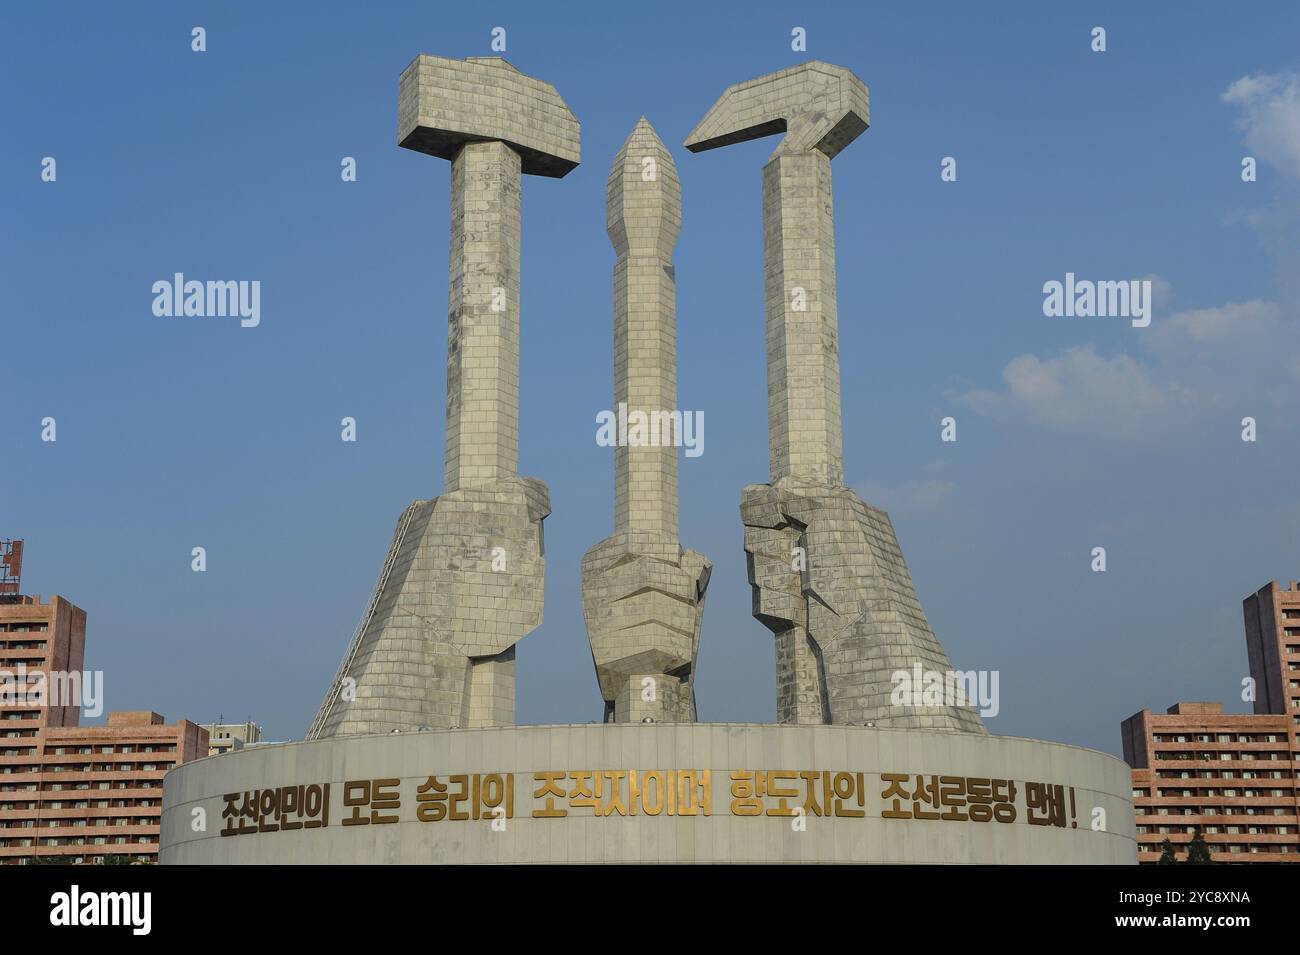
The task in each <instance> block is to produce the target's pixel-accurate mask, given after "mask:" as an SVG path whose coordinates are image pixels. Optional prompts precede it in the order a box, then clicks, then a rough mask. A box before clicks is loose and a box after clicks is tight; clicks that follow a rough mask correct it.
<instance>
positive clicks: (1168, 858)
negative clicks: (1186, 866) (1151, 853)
mask: <svg viewBox="0 0 1300 955" xmlns="http://www.w3.org/2000/svg"><path fill="white" fill-rule="evenodd" d="M1177 861H1178V856H1176V855H1174V844H1173V843H1172V842H1170V841H1169V840H1168V839H1166V840H1165V841H1164V842H1162V843H1160V861H1159V862H1157V863H1156V865H1173V864H1174V863H1176V862H1177Z"/></svg>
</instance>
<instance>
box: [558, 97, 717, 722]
mask: <svg viewBox="0 0 1300 955" xmlns="http://www.w3.org/2000/svg"><path fill="white" fill-rule="evenodd" d="M606 227H607V230H608V232H609V238H610V241H611V242H612V243H613V245H614V251H615V252H616V253H617V255H618V259H617V261H616V263H615V265H614V405H615V408H617V407H618V406H619V405H620V404H626V405H627V409H628V413H629V414H632V413H634V412H637V411H643V412H646V413H653V412H670V411H674V410H676V406H677V330H676V298H675V296H676V276H675V273H674V271H673V265H672V250H673V246H674V245H675V244H676V242H677V236H678V234H679V232H680V231H681V185H680V183H679V181H678V178H677V167H676V165H675V164H674V162H673V157H672V154H671V153H670V152H669V151H668V149H667V148H666V147H665V146H664V144H663V142H662V141H661V140H660V139H659V137H658V135H656V133H655V131H654V129H653V128H652V127H651V126H650V124H649V123H648V122H647V121H646V120H645V118H644V117H642V119H641V120H640V121H639V122H638V123H637V125H636V127H635V128H634V129H633V130H632V133H631V135H630V136H628V138H627V141H626V142H625V143H624V144H623V147H622V149H620V150H619V152H618V154H617V155H616V156H615V157H614V162H613V165H612V167H611V169H610V173H609V182H608V186H607V191H606ZM667 437H668V438H669V441H668V442H667V443H666V444H665V443H663V442H662V441H661V443H660V444H659V445H657V446H619V447H617V448H616V449H615V452H614V483H615V507H614V535H613V536H612V537H609V538H607V539H606V540H604V541H602V542H601V543H600V544H597V545H596V546H595V547H593V548H592V549H591V550H590V551H588V553H587V555H586V557H584V558H583V561H582V597H583V611H584V614H585V616H586V621H587V633H588V636H589V638H590V641H591V652H592V657H593V659H594V661H595V664H596V675H597V679H598V681H599V683H600V692H601V695H602V696H603V697H604V699H605V718H606V720H607V721H609V722H620V723H623V722H631V721H636V722H641V721H645V720H651V721H654V722H690V721H693V720H694V719H695V718H696V709H695V690H694V682H695V660H696V656H697V654H698V652H699V642H700V627H701V623H702V620H703V616H704V592H705V588H707V586H708V582H709V574H710V572H711V570H712V565H711V564H710V563H709V561H708V560H707V559H706V558H705V557H703V556H702V555H701V554H698V553H696V552H695V551H693V550H683V549H682V547H681V544H680V543H679V537H678V533H679V518H678V506H677V448H676V447H675V446H674V441H673V437H674V436H673V435H668V436H667Z"/></svg>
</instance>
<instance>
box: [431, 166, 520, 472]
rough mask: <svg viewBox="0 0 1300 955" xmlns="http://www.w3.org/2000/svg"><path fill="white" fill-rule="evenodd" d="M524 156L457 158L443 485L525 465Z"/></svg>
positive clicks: (453, 185) (453, 180) (453, 187)
mask: <svg viewBox="0 0 1300 955" xmlns="http://www.w3.org/2000/svg"><path fill="white" fill-rule="evenodd" d="M519 186H520V160H519V154H518V153H516V152H515V151H514V150H513V149H511V148H510V147H509V146H507V145H506V144H505V143H502V142H486V143H469V144H468V145H466V146H465V147H464V148H463V149H461V151H460V153H459V154H458V155H457V156H456V158H455V160H454V161H453V162H452V164H451V268H450V270H449V277H448V278H449V288H448V296H447V452H446V464H445V467H446V474H445V480H446V487H447V490H448V491H455V490H458V489H459V488H461V487H476V486H481V485H484V484H490V483H492V482H493V481H496V480H500V479H502V478H507V477H513V476H514V475H515V474H517V473H518V471H519V228H520V223H519V195H520V188H519Z"/></svg>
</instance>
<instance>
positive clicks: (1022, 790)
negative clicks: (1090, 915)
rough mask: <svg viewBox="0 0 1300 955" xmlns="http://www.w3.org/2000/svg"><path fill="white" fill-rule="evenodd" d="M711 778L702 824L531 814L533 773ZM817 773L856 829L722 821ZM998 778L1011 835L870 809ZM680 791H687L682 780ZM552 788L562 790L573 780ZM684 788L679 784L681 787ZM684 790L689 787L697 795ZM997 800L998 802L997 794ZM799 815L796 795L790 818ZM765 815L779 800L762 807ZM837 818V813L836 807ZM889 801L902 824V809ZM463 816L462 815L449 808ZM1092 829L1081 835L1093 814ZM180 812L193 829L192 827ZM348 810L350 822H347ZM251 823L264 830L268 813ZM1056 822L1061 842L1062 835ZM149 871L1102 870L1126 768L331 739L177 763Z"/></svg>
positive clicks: (1001, 741)
mask: <svg viewBox="0 0 1300 955" xmlns="http://www.w3.org/2000/svg"><path fill="white" fill-rule="evenodd" d="M704 769H707V770H709V772H710V775H711V791H712V805H711V812H710V814H709V815H703V814H702V813H698V812H697V814H695V815H677V814H675V815H669V814H668V813H667V812H666V811H661V812H660V813H659V814H658V815H647V814H646V813H645V812H644V811H639V812H638V813H637V814H636V815H626V816H624V815H619V814H612V815H596V814H595V813H594V812H593V810H592V809H590V808H578V807H569V806H568V803H567V801H565V800H558V799H557V800H555V804H556V806H557V807H560V806H563V807H565V808H568V812H569V814H568V815H567V816H564V817H562V818H534V817H533V815H532V811H533V809H534V808H537V807H540V806H542V805H544V800H542V799H539V800H536V801H534V799H533V798H532V796H533V791H534V787H535V786H537V785H538V784H537V783H535V781H534V776H533V774H534V773H542V772H547V771H552V772H560V773H567V774H572V773H575V772H584V771H585V772H592V771H606V770H609V771H623V772H626V771H628V770H636V771H637V772H638V774H639V778H640V780H641V782H642V783H643V784H645V785H646V787H647V788H653V787H652V786H651V785H650V783H649V782H648V781H647V779H646V777H645V775H644V774H645V773H646V772H648V771H653V770H658V771H663V772H667V771H692V770H693V771H696V772H698V771H700V770H704ZM776 770H785V771H793V772H796V773H797V772H800V771H809V772H812V771H816V772H821V771H829V772H832V773H840V772H843V773H847V774H850V775H851V776H853V777H854V778H855V779H856V774H858V773H861V774H863V780H864V786H863V789H864V793H865V798H864V807H863V813H864V814H863V816H862V817H861V818H853V817H846V816H835V815H830V816H821V815H816V814H812V813H809V814H807V815H806V816H805V817H804V820H803V821H804V822H805V823H806V825H805V826H804V828H803V830H802V831H800V830H799V828H798V827H797V826H796V825H795V823H796V819H795V818H794V817H785V816H774V815H760V816H739V815H733V813H732V811H731V801H732V794H731V785H732V781H731V773H732V772H733V771H736V772H752V771H764V772H768V771H776ZM461 773H464V774H474V773H480V774H486V773H503V774H504V773H513V774H514V775H515V786H514V788H515V793H516V798H515V801H514V806H513V809H514V816H513V818H510V819H507V820H505V824H504V828H503V829H501V830H499V831H498V830H494V829H493V826H492V823H491V821H490V820H488V819H486V818H479V819H472V818H471V819H466V820H451V819H446V818H444V819H442V820H440V821H436V822H424V821H421V820H420V819H419V818H417V805H419V804H418V802H417V795H418V793H417V790H418V788H419V787H420V786H422V785H425V784H426V782H427V781H428V778H429V777H430V776H431V775H432V776H437V777H439V779H440V780H441V781H442V783H444V784H446V783H448V777H449V776H451V775H454V774H461ZM886 773H897V774H908V776H909V778H910V782H909V784H908V786H909V789H910V788H911V784H912V783H914V782H915V777H916V775H917V774H921V775H922V776H923V777H925V778H928V777H930V776H939V777H949V778H950V779H952V778H961V779H977V778H979V779H998V778H1001V779H1006V780H1010V781H1012V782H1014V784H1015V787H1016V795H1015V798H1014V800H1013V803H1012V804H1013V805H1014V806H1015V810H1016V818H1015V820H1014V821H1012V822H996V821H990V822H972V821H969V820H964V821H963V820H943V819H916V818H909V819H895V818H885V817H884V816H883V815H882V813H883V812H884V811H885V810H886V809H887V808H889V806H890V805H891V803H890V802H889V801H886V800H883V799H882V798H881V794H882V792H883V791H884V789H885V785H886V784H885V783H884V782H882V774H886ZM375 779H391V780H395V781H396V782H395V784H394V785H393V788H392V789H391V790H389V789H385V790H384V793H385V794H388V793H390V792H393V793H396V795H397V796H398V797H399V799H400V807H397V808H395V809H391V810H389V809H381V810H373V811H377V812H380V813H381V815H382V814H392V815H396V816H397V817H398V821H397V822H395V823H393V824H367V825H356V826H344V825H342V820H343V818H344V816H345V815H346V813H345V811H344V806H343V790H344V783H345V782H346V781H349V780H352V781H358V780H375ZM690 782H691V781H690V780H689V779H688V780H687V783H688V784H689V783H690ZM1029 782H1032V783H1042V784H1048V785H1061V786H1062V787H1063V792H1068V790H1069V788H1070V787H1073V789H1074V799H1075V811H1074V815H1073V817H1070V816H1069V815H1068V814H1067V815H1066V816H1065V817H1064V820H1065V825H1064V827H1057V826H1051V825H1043V826H1036V825H1030V824H1029V822H1028V809H1027V805H1026V797H1027V786H1026V783H1029ZM316 783H319V784H325V783H328V784H329V785H330V813H329V822H328V825H327V826H325V827H321V828H316V829H300V830H296V831H283V830H281V831H276V832H254V833H250V834H245V835H234V836H222V835H221V834H220V833H221V829H222V826H223V821H222V812H223V810H224V809H225V807H226V801H225V800H224V799H223V798H222V797H223V795H224V794H226V793H236V792H238V793H243V792H246V791H252V790H259V791H260V790H264V789H268V788H269V789H279V788H281V787H293V786H297V785H303V784H316ZM561 785H563V786H564V788H565V789H566V791H567V790H568V789H569V787H571V786H572V785H574V780H573V779H572V778H569V779H566V780H565V781H564V782H563V783H562V784H561ZM687 788H688V789H689V786H688V787H687ZM697 791H698V790H697ZM1007 793H1008V791H1007V790H1005V789H1004V795H1005V794H1007ZM801 801H802V796H800V797H799V798H797V799H795V800H792V801H791V805H792V806H793V805H795V804H797V803H798V802H801ZM767 805H768V807H769V808H771V807H776V806H777V805H778V801H777V800H776V799H775V798H773V797H769V799H768V800H767ZM849 805H850V806H851V805H852V800H850V801H849ZM901 805H902V806H903V807H904V809H905V810H907V811H909V812H910V809H911V806H912V805H913V804H912V803H910V802H903V803H901ZM460 808H461V810H463V811H467V804H462V805H461V807H460ZM1095 808H1096V809H1101V810H1103V811H1104V813H1105V830H1104V831H1094V829H1093V828H1092V818H1093V810H1094V809H1095ZM196 809H201V810H203V815H205V816H206V819H205V824H206V831H201V832H200V831H195V828H194V827H195V820H196V813H195V810H196ZM349 811H351V810H349ZM267 818H268V819H271V820H274V814H269V815H268V817H267ZM1071 820H1072V821H1073V822H1074V823H1075V824H1077V828H1075V827H1073V826H1072V825H1071ZM161 861H162V862H163V863H164V864H187V863H272V862H274V863H291V864H311V865H318V864H334V863H340V864H342V863H448V862H464V863H488V862H524V863H532V862H536V863H553V862H809V863H816V862H867V863H898V862H912V863H1106V864H1132V863H1135V862H1136V861H1137V850H1136V842H1135V839H1134V816H1133V805H1132V800H1131V783H1130V775H1129V769H1128V767H1127V766H1126V765H1125V764H1124V763H1123V762H1122V761H1121V760H1119V759H1116V758H1114V757H1112V756H1108V755H1106V754H1104V753H1098V752H1095V751H1093V750H1087V749H1082V748H1079V747H1074V746H1066V745H1062V744H1057V743H1045V742H1040V741H1037V740H1026V739H1017V738H1011V737H992V736H977V735H973V734H968V733H929V732H924V731H915V730H910V731H896V730H878V729H868V728H864V727H850V726H777V725H758V724H675V725H674V724H660V725H623V724H618V725H599V724H596V725H573V726H533V727H500V728H494V729H482V730H460V731H438V732H428V733H409V734H408V733H403V734H390V735H384V736H365V737H346V738H336V739H326V740H317V741H314V742H307V743H288V744H280V745H274V746H262V747H254V748H250V749H245V750H243V751H241V752H237V753H232V754H229V755H224V756H216V757H210V758H208V759H203V760H199V761H196V762H193V763H187V764H185V765H183V766H181V767H179V768H177V769H175V770H173V771H172V772H170V773H168V775H167V777H166V780H165V783H164V796H163V817H162V855H161Z"/></svg>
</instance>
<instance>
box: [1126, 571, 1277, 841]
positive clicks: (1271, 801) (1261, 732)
mask: <svg viewBox="0 0 1300 955" xmlns="http://www.w3.org/2000/svg"><path fill="white" fill-rule="evenodd" d="M1242 610H1243V614H1244V617H1245V629H1246V649H1247V656H1248V658H1249V661H1250V675H1251V679H1252V681H1253V683H1254V688H1255V701H1254V713H1250V714H1226V713H1224V712H1223V704H1222V703H1177V704H1175V705H1174V706H1171V707H1169V709H1168V711H1167V712H1165V713H1163V714H1153V713H1152V712H1151V711H1150V710H1143V711H1142V712H1140V713H1135V714H1134V715H1133V716H1130V717H1129V718H1128V719H1127V720H1125V721H1124V723H1123V725H1122V728H1121V732H1122V734H1123V738H1124V759H1125V760H1126V761H1127V762H1128V764H1129V765H1130V766H1131V767H1132V768H1133V802H1134V806H1135V808H1136V810H1137V833H1138V850H1139V851H1138V861H1139V862H1147V863H1149V862H1156V861H1157V860H1158V859H1159V858H1160V852H1161V848H1160V847H1161V844H1162V843H1163V842H1164V841H1165V840H1166V839H1168V840H1169V841H1170V842H1171V843H1173V845H1174V848H1175V851H1176V852H1177V854H1178V856H1179V858H1180V859H1181V858H1182V856H1183V853H1184V852H1185V850H1186V844H1187V843H1188V842H1189V841H1190V840H1191V838H1192V831H1193V829H1194V828H1195V827H1197V826H1200V827H1201V831H1202V833H1203V834H1204V836H1205V841H1206V842H1207V843H1209V846H1210V853H1211V858H1212V859H1213V860H1214V861H1215V862H1234V863H1241V862H1249V863H1281V862H1300V823H1298V821H1297V820H1298V819H1300V788H1297V782H1296V771H1297V769H1298V768H1300V741H1298V737H1300V583H1297V582H1295V581H1292V582H1291V584H1290V586H1289V587H1286V588H1283V587H1281V586H1279V585H1278V584H1277V583H1276V582H1271V583H1269V584H1268V585H1266V586H1264V587H1262V588H1260V589H1259V591H1258V592H1256V593H1253V594H1251V595H1250V596H1249V597H1247V598H1246V599H1245V600H1244V601H1243V602H1242Z"/></svg>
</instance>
